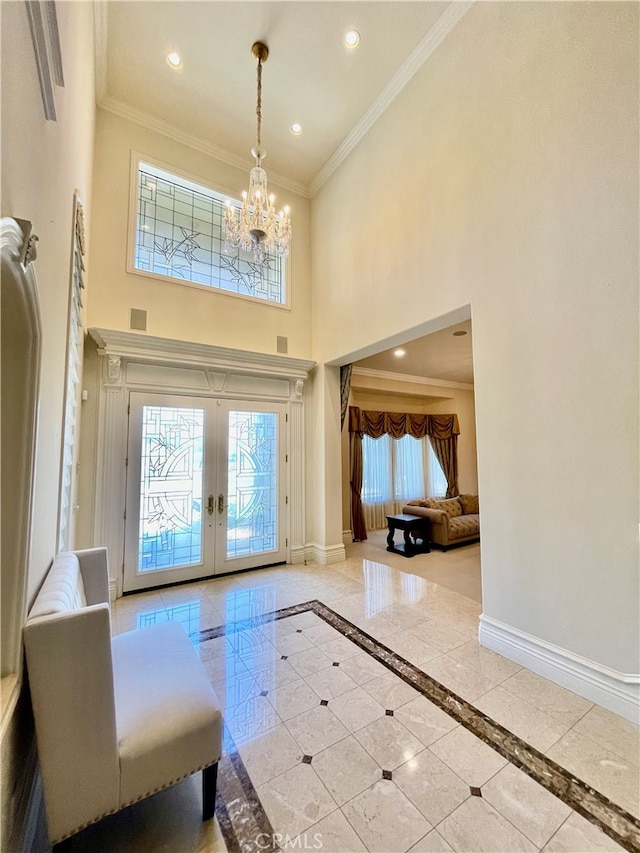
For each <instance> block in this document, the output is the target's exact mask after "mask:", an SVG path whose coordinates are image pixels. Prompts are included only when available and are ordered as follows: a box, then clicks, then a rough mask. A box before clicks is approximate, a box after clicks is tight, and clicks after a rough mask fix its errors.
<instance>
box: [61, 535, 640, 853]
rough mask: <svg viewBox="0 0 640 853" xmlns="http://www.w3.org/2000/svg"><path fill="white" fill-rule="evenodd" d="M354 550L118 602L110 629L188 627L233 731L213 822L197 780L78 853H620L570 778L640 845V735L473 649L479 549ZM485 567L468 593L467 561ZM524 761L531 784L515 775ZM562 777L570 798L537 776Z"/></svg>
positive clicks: (89, 836)
mask: <svg viewBox="0 0 640 853" xmlns="http://www.w3.org/2000/svg"><path fill="white" fill-rule="evenodd" d="M348 553H349V557H348V559H347V560H346V561H345V562H343V563H339V564H336V565H332V566H328V567H327V566H319V565H317V564H313V563H309V564H308V565H305V566H282V567H276V568H272V569H263V570H258V571H254V572H247V573H244V574H240V575H236V576H233V577H226V578H219V579H217V580H212V581H205V582H199V583H194V584H189V585H185V586H180V587H175V588H172V589H163V590H159V591H156V592H150V593H144V594H138V595H134V596H127V597H125V598H124V599H120V600H119V601H118V602H116V604H115V606H114V608H113V628H114V632H120V631H125V630H130V629H132V628H135V627H137V626H139V625H144V624H147V623H149V622H153V621H158V620H165V619H178V620H180V621H181V622H183V624H184V625H185V628H186V629H187V631H188V633H189V635H190V636H191V638H192V641H193V642H194V646H195V647H196V648H197V649H198V651H199V654H200V657H201V659H202V661H203V663H204V666H205V667H206V669H207V671H208V673H209V675H210V677H211V681H212V684H213V686H214V689H215V691H216V694H217V696H218V698H219V701H220V704H221V706H222V708H223V711H224V717H225V723H226V727H227V736H226V739H225V749H226V755H225V757H224V758H223V760H222V761H221V772H220V779H219V798H218V811H217V813H218V819H217V820H215V821H210V822H208V823H207V824H203V823H202V822H201V819H200V805H201V802H200V779H199V776H198V775H196V776H195V777H193V778H192V779H190V780H187V781H186V782H183V783H181V784H179V785H176V786H175V787H174V788H172V789H169V790H167V791H163V792H161V793H159V794H157V795H155V796H154V797H151V798H149V799H148V800H146V801H143V802H142V803H138V804H136V805H135V806H132V807H130V808H129V809H127V810H125V811H124V812H121V813H120V814H118V815H114V816H112V817H109V818H107V819H105V820H104V821H102V822H101V823H100V824H98V825H95V826H93V827H89V828H88V829H87V830H85V831H84V832H83V833H80V834H79V835H78V836H76V837H75V838H74V839H73V840H72V845H71V851H72V853H80V851H83V853H88V852H89V851H91V853H94V851H96V853H97V851H122V853H125V851H126V853H141V851H168V853H183V851H184V853H191V851H199V853H204V851H208V852H209V853H218V851H220V853H222V851H226V850H229V851H230V853H232V851H240V850H242V851H256V853H257V851H260V850H273V849H276V847H277V841H278V840H279V842H280V844H279V846H280V848H281V849H283V850H286V849H291V850H314V849H315V850H321V851H322V853H348V851H365V850H369V851H381V853H400V851H403V852H404V851H411V853H428V851H433V853H436V851H450V850H455V851H461V853H462V851H468V853H472V851H474V853H475V851H502V852H503V853H508V852H509V851H517V850H532V851H533V850H543V851H546V853H554V851H557V853H559V851H567V853H582V852H583V851H616V850H622V849H625V848H623V847H622V846H620V845H619V844H617V843H616V841H614V840H613V839H612V838H611V837H609V836H608V835H606V834H605V833H604V832H602V831H601V829H599V828H598V827H597V826H595V825H594V824H593V823H592V822H589V821H588V820H586V819H585V817H583V816H581V815H580V814H579V813H578V812H577V811H575V810H574V809H573V808H571V806H570V805H568V804H567V802H565V801H563V799H564V800H567V798H568V800H569V802H573V801H572V800H571V796H572V795H571V790H570V789H571V786H572V784H573V782H572V781H571V780H574V776H573V774H575V776H576V777H578V779H579V780H580V781H579V783H576V784H578V788H577V789H576V788H575V785H574V788H573V789H572V790H574V794H573V796H574V799H575V797H576V796H577V800H578V802H579V801H580V798H581V797H582V795H583V793H584V796H585V798H586V799H585V802H587V801H589V798H590V797H591V798H592V799H593V797H592V795H591V794H589V791H590V790H592V789H595V791H596V792H598V793H596V794H595V795H593V796H594V797H595V800H594V802H595V806H594V809H596V810H597V809H598V808H602V809H605V811H606V810H607V809H609V810H613V811H612V815H613V817H612V818H611V821H610V822H611V823H613V824H616V822H617V825H618V826H620V825H621V824H620V820H622V823H623V824H624V825H625V827H626V829H625V831H627V830H628V829H629V827H631V831H632V832H635V833H638V835H637V836H636V838H640V822H638V821H637V820H635V822H634V819H637V818H638V817H639V816H640V804H639V800H640V797H639V790H640V784H639V760H638V756H639V754H640V749H639V744H640V740H639V730H638V728H637V727H636V726H634V725H632V724H631V723H628V722H626V721H625V720H623V719H622V718H620V717H617V716H616V715H614V714H611V713H610V712H608V711H605V710H603V709H602V708H599V707H597V706H594V705H593V704H592V703H590V702H588V701H587V700H585V699H582V698H581V697H579V696H576V695H575V694H573V693H571V692H569V691H567V690H564V689H563V688H560V687H558V686H556V685H554V684H552V683H550V682H548V681H546V680H545V679H542V678H540V677H539V676H537V675H534V674H533V673H531V672H529V671H527V670H525V669H522V668H521V667H519V666H518V665H516V664H514V663H512V662H511V661H508V660H506V659H504V658H502V657H500V656H499V655H496V654H494V653H492V652H489V651H487V650H485V649H481V648H480V647H479V645H478V643H477V622H478V616H479V614H480V611H481V607H480V604H479V603H478V601H477V592H478V589H479V565H478V563H479V549H478V548H477V546H467V547H466V548H463V549H460V550H459V551H450V552H447V553H446V554H441V553H439V552H432V554H431V555H420V559H418V557H414V558H412V560H407V559H406V558H404V557H396V556H395V555H392V554H388V555H387V553H386V552H385V551H384V550H383V549H382V548H378V549H377V551H376V550H375V543H373V544H372V543H371V542H369V543H364V544H363V545H360V546H352V547H351V546H350V547H349V548H348ZM372 556H373V557H376V558H377V559H372ZM432 556H433V557H436V558H437V559H434V560H433V561H432V565H431V566H429V565H428V562H427V560H428V558H430V557H432ZM398 561H400V562H398ZM474 561H475V573H476V575H477V577H476V578H475V579H473V580H472V581H471V582H470V583H469V585H468V589H467V591H468V592H469V595H465V594H463V592H464V588H463V587H461V586H460V578H459V576H456V566H458V567H460V566H462V567H463V568H464V572H465V573H466V574H468V575H471V574H472V567H473V562H474ZM425 563H426V564H427V565H426V567H425ZM410 572H411V573H410ZM413 572H416V573H413ZM434 572H435V573H437V575H438V577H439V580H438V581H437V582H436V581H434V580H433V579H429V578H428V577H425V576H424V575H428V574H433V573H434ZM311 601H318V602H321V604H319V605H315V607H316V609H315V610H314V609H313V607H310V606H309V605H306V606H305V607H302V608H300V607H299V605H301V603H304V602H311ZM323 606H324V608H323ZM276 611H280V612H279V613H278V614H277V615H278V617H279V618H276V619H273V618H271V617H269V615H268V614H273V613H275V612H276ZM332 614H333V615H332ZM245 620H246V621H245ZM225 625H227V626H233V627H234V628H240V630H235V629H234V630H231V628H229V629H228V630H227V632H226V633H225V630H224V628H220V627H218V626H225ZM345 626H346V627H345ZM446 703H449V707H448V710H447V712H446V713H445V711H444V710H442V707H443V704H445V705H446ZM480 712H481V713H480ZM465 714H467V715H470V719H471V729H469V728H468V727H467V726H465V725H461V723H460V721H459V720H460V719H461V718H462V717H463V716H464V715H465ZM484 715H486V717H488V718H489V723H488V725H489V726H490V729H491V730H490V731H489V733H488V734H486V732H485V729H484V728H483V727H484V726H485V723H484V722H483V720H485V716H484ZM496 733H497V734H496ZM492 738H493V739H494V741H496V738H497V741H501V739H502V740H505V742H507V741H509V743H510V744H511V745H510V746H508V747H507V748H505V749H503V754H501V753H500V751H499V750H498V751H496V749H494V748H491V747H490V746H489V745H488V741H491V739H492ZM514 744H515V746H514ZM498 746H499V744H498ZM510 750H511V752H510ZM529 752H530V753H531V755H532V756H533V759H534V764H535V762H537V764H535V768H538V769H535V768H534V771H533V778H532V776H531V775H527V774H526V773H525V772H523V770H522V769H519V766H518V764H519V761H520V758H519V756H520V755H521V754H522V755H525V754H528V753H529ZM505 754H506V755H507V757H505ZM549 759H551V761H549ZM526 760H527V759H526V755H525V757H524V758H523V761H525V763H526ZM545 762H547V763H548V767H547V764H545ZM558 765H559V767H560V770H559V771H558V772H559V773H560V777H559V778H560V780H561V782H562V779H564V780H565V781H566V785H564V787H565V788H566V791H567V792H568V793H567V795H566V796H563V799H560V798H559V797H556V796H554V794H552V793H550V791H549V790H547V789H546V788H545V787H543V785H541V784H539V783H538V782H537V781H535V778H536V775H535V774H536V773H538V774H539V776H538V778H540V779H541V781H543V782H545V783H546V777H545V774H546V773H547V772H556V771H555V769H554V768H556V767H557V766H558ZM520 766H523V765H522V764H520ZM549 768H550V770H548V769H549ZM530 772H531V771H530ZM563 774H564V775H563ZM574 781H575V780H574ZM580 786H582V787H580ZM575 790H577V795H576V794H575ZM248 791H249V792H251V797H249V796H248V795H247V792H248ZM254 791H255V792H257V800H256V802H257V807H254V806H253V805H251V803H252V802H253V801H254V797H253V792H254ZM608 800H609V801H612V803H613V804H614V805H612V806H609V805H608V804H607V801H608ZM256 808H257V811H256ZM247 809H249V810H250V809H253V810H254V812H255V814H253V817H254V818H255V820H254V822H253V824H251V826H253V830H251V831H252V832H253V837H250V836H251V834H249V836H247V832H246V827H245V830H244V832H243V829H242V826H241V823H242V820H241V819H240V818H241V817H242V814H246V811H247ZM622 810H624V811H625V812H628V813H629V814H630V815H632V816H633V817H632V818H629V817H628V816H627V818H624V812H623V811H622ZM239 815H240V818H239V817H238V816H239ZM620 815H622V816H623V817H622V818H621V817H620ZM625 821H626V823H625ZM257 830H260V831H257ZM274 835H275V836H276V838H275V841H274V838H273V837H272V836H274ZM618 837H619V838H620V836H618ZM632 844H633V842H632V843H631V844H630V843H629V842H625V847H626V849H638V848H637V847H636V848H634V847H633V846H632Z"/></svg>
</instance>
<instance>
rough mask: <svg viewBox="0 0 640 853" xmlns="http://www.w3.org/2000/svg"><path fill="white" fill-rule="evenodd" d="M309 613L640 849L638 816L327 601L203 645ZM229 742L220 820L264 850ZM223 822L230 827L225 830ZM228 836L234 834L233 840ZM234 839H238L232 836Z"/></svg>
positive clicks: (245, 842) (215, 632)
mask: <svg viewBox="0 0 640 853" xmlns="http://www.w3.org/2000/svg"><path fill="white" fill-rule="evenodd" d="M307 611H312V612H313V613H315V614H316V615H317V616H319V617H320V618H321V619H323V620H324V621H325V622H326V623H327V624H329V625H331V627H333V628H335V629H336V630H337V631H339V632H340V633H341V634H342V635H343V636H344V637H346V638H347V639H349V640H351V642H353V643H355V644H356V645H357V646H359V647H360V648H361V649H362V650H363V651H365V652H367V654H369V655H371V657H373V658H374V659H375V660H377V661H379V662H380V663H381V664H383V665H384V666H385V667H386V668H387V669H389V670H391V672H393V673H394V674H395V675H396V676H398V678H401V679H402V680H403V681H404V682H406V683H407V684H409V685H410V686H411V687H413V688H414V689H415V690H417V691H418V692H419V693H421V694H422V695H423V696H424V697H425V698H427V699H428V700H429V701H430V702H433V704H434V705H437V706H438V707H439V708H441V709H442V710H443V711H445V712H446V713H447V714H448V715H449V716H450V717H452V718H453V719H454V720H456V722H458V723H460V725H462V726H464V727H465V728H466V729H468V730H469V731H470V732H471V733H472V734H474V735H475V736H476V737H477V738H479V739H480V740H481V741H483V742H484V743H486V744H487V745H488V746H490V747H491V748H492V749H494V750H495V751H496V752H498V753H499V754H500V755H502V756H503V758H506V759H507V761H509V762H510V763H511V764H513V765H514V766H516V767H518V768H519V769H520V770H522V771H524V772H525V773H526V774H527V775H528V776H530V777H531V778H532V779H534V780H535V781H536V782H538V784H539V785H542V787H543V788H546V789H547V790H548V791H550V792H551V793H552V794H554V795H555V796H556V797H558V799H560V800H562V802H564V803H566V804H567V805H568V806H570V807H571V808H572V809H574V810H575V811H576V812H578V813H579V814H581V815H582V816H583V817H585V818H586V819H587V820H588V821H590V822H591V823H593V824H595V826H597V827H598V828H599V829H601V830H602V831H603V832H604V833H606V834H607V835H608V836H609V837H610V838H612V839H613V840H614V841H616V842H617V843H618V844H619V845H620V846H621V847H624V848H625V849H626V850H629V851H632V853H638V851H640V821H639V820H638V819H637V818H635V817H634V816H633V815H631V814H629V812H627V811H625V810H624V809H623V808H621V807H620V806H619V805H617V804H616V803H614V802H612V801H611V800H609V799H608V798H607V797H605V796H604V795H603V794H601V793H600V792H599V791H596V790H595V789H594V788H592V787H591V786H590V785H588V784H587V783H586V782H583V781H582V780H581V779H579V778H577V777H576V776H574V775H573V774H572V773H570V772H569V771H568V770H566V769H565V768H564V767H561V766H560V765H559V764H556V762H555V761H553V760H552V759H550V758H548V757H547V756H546V755H544V753H542V752H539V751H538V750H537V749H535V748H534V747H532V746H530V745H529V744H528V743H526V742H525V741H524V740H522V739H521V738H519V737H517V736H516V735H514V734H513V733H512V732H510V731H508V729H506V728H505V727H504V726H502V725H500V723H497V722H496V721H495V720H492V719H491V718H490V717H488V716H487V715H486V714H484V713H482V711H479V710H478V709H477V708H475V707H474V706H473V705H472V704H471V703H470V702H467V701H466V700H465V699H462V697H460V696H458V695H457V694H455V693H453V692H452V691H451V690H449V689H448V688H447V687H445V686H444V685H443V684H440V682H438V681H436V680H435V679H434V678H432V677H431V676H429V675H427V674H426V673H425V672H423V671H422V670H420V669H418V667H417V666H415V665H414V664H412V663H410V662H409V661H407V660H405V659H404V658H403V657H401V656H400V655H398V654H397V653H396V652H394V651H392V650H391V649H389V648H387V647H386V646H385V645H384V644H383V643H381V642H380V641H379V640H376V639H375V638H374V637H372V636H370V635H369V634H367V633H366V632H365V631H362V630H361V629H360V628H358V627H357V626H356V625H354V624H353V623H352V622H349V621H348V620H347V619H345V618H344V617H343V616H341V615H340V614H339V613H336V611H335V610H332V609H331V608H330V607H327V605H326V604H323V603H322V602H321V601H318V600H313V601H306V602H304V603H301V604H296V605H294V606H293V607H285V608H282V609H281V610H275V611H273V612H271V613H264V614H260V615H257V616H255V617H251V618H249V619H245V620H242V621H239V622H234V623H228V624H227V625H220V626H218V627H217V628H208V629H205V630H203V631H200V636H199V641H200V642H206V641H207V640H212V639H215V638H216V637H222V636H225V635H227V634H232V633H236V632H237V631H244V630H248V629H250V628H256V627H259V626H260V625H264V624H267V623H268V622H273V621H275V620H280V619H287V618H289V617H291V616H296V615H297V614H298V613H306V612H307ZM225 739H226V743H225V746H226V749H225V752H226V755H225V758H224V759H222V760H221V766H222V765H223V763H224V761H225V760H227V759H228V764H229V765H230V767H232V768H233V770H232V771H231V770H229V768H228V767H227V766H226V765H225V766H223V768H222V769H223V772H222V785H221V783H220V780H219V782H218V789H219V791H220V790H221V789H222V790H221V794H220V796H221V797H222V799H221V800H220V803H221V806H224V805H225V804H226V809H222V808H221V811H220V813H218V819H219V822H220V827H221V829H222V832H223V834H224V836H225V841H226V842H227V847H228V849H229V851H233V853H235V851H236V850H238V849H240V850H242V851H250V850H254V849H264V848H259V847H257V846H255V845H254V846H252V845H251V843H250V839H251V837H252V836H251V832H253V833H255V834H257V833H264V832H266V833H267V834H268V835H269V834H271V837H272V830H271V825H270V823H269V819H268V818H267V815H266V813H265V811H264V809H263V807H262V804H261V803H260V800H259V798H258V796H257V793H256V791H255V788H254V787H253V784H252V783H251V780H250V779H249V774H248V773H247V770H246V768H245V767H244V764H243V763H242V760H241V758H240V756H239V753H238V751H237V749H236V748H235V744H233V741H232V739H231V736H230V735H229V734H228V732H227V733H226V738H225ZM234 779H235V781H234ZM238 785H240V786H241V788H242V790H243V791H244V796H245V797H246V807H249V806H250V807H251V810H252V811H253V814H252V816H251V818H249V816H248V815H247V814H246V813H245V812H246V810H247V809H246V808H245V809H243V808H242V804H241V803H238V802H237V799H238V797H237V794H238ZM230 802H232V803H233V804H234V809H235V812H234V813H233V814H231V812H230ZM232 811H233V810H232ZM236 812H237V814H236ZM223 822H224V823H225V825H226V827H225V826H223ZM228 832H229V833H230V835H229V840H228V841H227V833H228ZM255 834H254V836H253V837H255ZM232 835H233V837H231V836H232ZM262 838H264V836H262ZM238 845H239V846H238ZM274 849H277V848H274Z"/></svg>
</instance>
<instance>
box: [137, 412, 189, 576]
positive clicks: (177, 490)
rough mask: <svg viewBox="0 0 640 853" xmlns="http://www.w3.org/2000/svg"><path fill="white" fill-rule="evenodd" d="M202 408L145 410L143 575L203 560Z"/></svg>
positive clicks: (140, 541)
mask: <svg viewBox="0 0 640 853" xmlns="http://www.w3.org/2000/svg"><path fill="white" fill-rule="evenodd" d="M203 434H204V411H203V410H202V409H188V408H174V407H169V406H143V409H142V448H141V476H140V528H139V539H138V571H140V572H149V571H156V570H158V569H173V568H178V567H180V566H192V565H196V564H198V563H201V562H202V484H203Z"/></svg>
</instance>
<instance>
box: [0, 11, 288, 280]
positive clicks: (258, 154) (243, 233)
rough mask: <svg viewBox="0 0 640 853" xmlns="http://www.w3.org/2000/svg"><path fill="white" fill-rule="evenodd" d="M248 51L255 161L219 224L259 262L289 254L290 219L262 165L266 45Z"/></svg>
mask: <svg viewBox="0 0 640 853" xmlns="http://www.w3.org/2000/svg"><path fill="white" fill-rule="evenodd" d="M0 2H1V0H0ZM251 52H252V54H253V55H254V56H255V58H256V59H257V61H258V73H257V77H258V86H257V88H258V92H257V99H256V147H255V148H253V149H252V150H251V154H252V156H253V157H255V160H256V165H255V166H254V167H253V168H252V169H251V171H250V173H249V192H243V193H242V207H241V208H240V209H236V208H235V207H234V205H233V204H232V203H231V202H230V201H227V205H226V209H225V215H224V224H223V228H224V235H225V251H226V252H231V251H232V250H234V249H237V248H240V249H242V251H245V252H248V251H253V256H254V259H255V261H256V263H258V264H262V263H263V262H264V260H265V256H266V255H279V256H281V257H282V256H285V257H286V255H288V254H289V244H290V243H291V219H290V217H289V208H288V207H286V206H285V208H284V210H281V211H280V213H276V209H275V206H274V202H275V197H274V196H273V195H269V192H268V190H267V173H266V172H265V170H264V169H263V168H262V159H263V158H264V156H265V152H264V151H263V150H262V65H263V63H264V62H265V61H266V59H267V57H268V56H269V48H268V47H267V46H266V44H264V43H263V42H259V41H257V42H255V43H254V45H253V46H252V48H251Z"/></svg>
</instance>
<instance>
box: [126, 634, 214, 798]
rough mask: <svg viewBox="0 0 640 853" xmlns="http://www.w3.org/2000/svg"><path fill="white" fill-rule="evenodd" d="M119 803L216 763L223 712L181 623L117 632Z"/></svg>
mask: <svg viewBox="0 0 640 853" xmlns="http://www.w3.org/2000/svg"><path fill="white" fill-rule="evenodd" d="M112 648H113V675H114V689H115V701H116V729H117V736H118V752H119V756H120V804H121V806H123V805H126V804H127V803H130V802H134V801H135V800H138V799H141V798H142V797H146V796H147V795H148V794H150V793H152V792H153V791H156V790H158V789H159V788H162V787H166V786H167V785H168V784H171V783H172V782H176V781H178V780H179V779H181V778H183V777H184V776H187V775H189V774H191V773H193V772H195V771H196V770H198V769H200V768H202V767H206V766H208V765H210V764H213V763H215V762H216V761H218V759H219V758H220V752H221V743H222V733H221V728H222V715H221V713H220V709H219V707H218V704H217V701H216V696H215V693H214V691H213V688H212V686H211V682H210V681H209V678H208V676H207V673H206V671H205V669H204V667H203V666H202V664H201V663H200V660H199V658H198V656H197V654H196V652H195V650H194V649H193V647H192V645H191V643H190V642H189V638H188V637H187V635H186V632H185V630H184V628H183V627H182V625H180V624H179V623H178V622H164V623H161V624H159V625H153V626H151V627H149V628H143V629H139V630H137V631H129V632H127V633H125V634H120V635H118V636H116V637H114V638H113V642H112Z"/></svg>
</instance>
